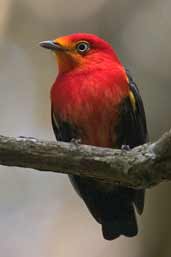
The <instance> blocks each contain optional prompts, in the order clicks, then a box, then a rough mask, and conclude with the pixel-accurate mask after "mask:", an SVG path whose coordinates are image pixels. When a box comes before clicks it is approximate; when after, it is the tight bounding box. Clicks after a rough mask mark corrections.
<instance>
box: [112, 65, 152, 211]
mask: <svg viewBox="0 0 171 257" xmlns="http://www.w3.org/2000/svg"><path fill="white" fill-rule="evenodd" d="M126 73H127V77H128V80H129V88H130V94H129V96H128V97H127V98H126V99H125V100H124V101H123V103H122V104H121V109H120V122H119V124H118V126H117V128H116V133H117V145H118V147H121V146H122V145H129V147H130V148H133V147H135V146H138V145H142V144H144V143H146V142H147V141H148V132H147V125H146V117H145V111H144V106H143V102H142V99H141V96H140V93H139V90H138V88H137V86H136V84H135V82H134V81H133V79H132V77H131V75H130V73H129V72H128V70H126ZM144 195H145V191H144V190H135V194H134V203H135V205H136V207H137V210H138V212H139V214H141V213H142V212H143V208H144Z"/></svg>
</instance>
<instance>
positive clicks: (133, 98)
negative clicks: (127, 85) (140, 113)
mask: <svg viewBox="0 0 171 257" xmlns="http://www.w3.org/2000/svg"><path fill="white" fill-rule="evenodd" d="M129 99H130V101H131V104H132V107H133V110H134V112H135V111H136V99H135V96H134V94H133V93H132V91H129Z"/></svg>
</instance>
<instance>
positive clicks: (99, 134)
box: [40, 33, 147, 240]
mask: <svg viewBox="0 0 171 257" xmlns="http://www.w3.org/2000/svg"><path fill="white" fill-rule="evenodd" d="M40 45H41V46H42V47H44V48H47V49H50V50H52V51H53V52H54V53H55V55H56V59H57V63H58V68H59V71H58V75H57V78H56V80H55V82H54V84H53V86H52V89H51V106H52V108H51V115H52V125H53V130H54V133H55V136H56V138H57V140H60V141H65V142H70V141H71V140H72V139H74V140H78V139H79V140H81V143H83V144H88V145H95V146H101V147H111V148H122V146H128V147H129V148H133V147H135V146H138V145H141V144H143V143H145V142H146V141H147V128H146V119H145V113H144V107H143V103H142V100H141V97H140V94H139V90H138V88H137V86H136V84H135V82H134V81H133V79H132V77H131V76H130V74H129V73H128V71H127V70H126V69H125V68H124V66H123V65H122V64H121V62H120V60H119V59H118V57H117V55H116V53H115V51H114V50H113V49H112V47H111V46H110V44H109V43H107V42H106V41H104V40H103V39H101V38H99V37H97V36H96V35H92V34H86V33H77V34H72V35H68V36H63V37H59V38H57V39H55V40H53V41H43V42H41V43H40ZM70 179H71V182H72V184H73V186H74V188H75V189H76V191H77V192H78V194H79V195H80V196H81V198H82V199H83V200H84V202H85V204H86V205H87V207H88V209H89V211H90V212H91V214H92V215H93V217H94V218H95V219H96V221H97V222H98V223H100V224H101V225H102V232H103V236H104V238H105V239H107V240H112V239H115V238H117V237H119V236H120V235H125V236H127V237H132V236H135V235H136V234H137V230H138V229H137V222H136V215H135V207H136V209H137V212H138V213H139V214H141V213H142V211H143V207H144V190H135V189H131V188H126V187H122V186H116V185H113V184H112V183H107V182H103V181H100V180H97V179H92V178H91V179H89V178H82V177H79V176H70Z"/></svg>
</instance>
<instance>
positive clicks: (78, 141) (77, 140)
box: [71, 138, 81, 146]
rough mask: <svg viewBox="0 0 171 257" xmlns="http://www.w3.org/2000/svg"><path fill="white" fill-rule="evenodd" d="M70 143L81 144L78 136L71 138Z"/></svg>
mask: <svg viewBox="0 0 171 257" xmlns="http://www.w3.org/2000/svg"><path fill="white" fill-rule="evenodd" d="M71 143H72V144H74V145H76V146H79V145H80V144H81V139H80V138H72V139H71Z"/></svg>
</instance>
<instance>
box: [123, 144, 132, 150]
mask: <svg viewBox="0 0 171 257" xmlns="http://www.w3.org/2000/svg"><path fill="white" fill-rule="evenodd" d="M130 149H131V148H130V146H129V145H122V146H121V150H123V151H129V150H130Z"/></svg>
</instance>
